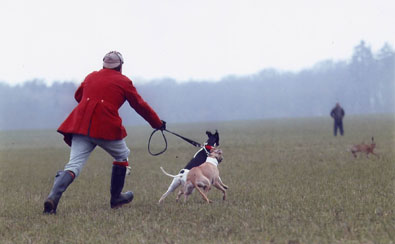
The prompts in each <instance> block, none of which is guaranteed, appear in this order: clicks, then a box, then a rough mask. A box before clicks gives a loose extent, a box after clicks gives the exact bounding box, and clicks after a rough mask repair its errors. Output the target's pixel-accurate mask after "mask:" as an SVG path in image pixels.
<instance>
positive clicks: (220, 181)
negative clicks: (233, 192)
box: [218, 176, 228, 189]
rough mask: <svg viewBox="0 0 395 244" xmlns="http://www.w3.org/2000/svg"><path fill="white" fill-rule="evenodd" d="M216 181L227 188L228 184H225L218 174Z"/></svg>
mask: <svg viewBox="0 0 395 244" xmlns="http://www.w3.org/2000/svg"><path fill="white" fill-rule="evenodd" d="M218 182H219V183H220V184H221V186H222V187H223V188H225V189H228V186H227V185H225V184H224V183H223V182H222V180H221V177H219V176H218Z"/></svg>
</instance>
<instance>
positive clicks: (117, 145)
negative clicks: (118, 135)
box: [64, 134, 130, 177]
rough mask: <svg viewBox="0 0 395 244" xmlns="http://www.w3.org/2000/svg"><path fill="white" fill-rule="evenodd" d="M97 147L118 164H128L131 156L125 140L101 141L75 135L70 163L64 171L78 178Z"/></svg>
mask: <svg viewBox="0 0 395 244" xmlns="http://www.w3.org/2000/svg"><path fill="white" fill-rule="evenodd" d="M96 146H99V147H101V148H103V149H104V150H105V151H106V152H108V153H109V154H110V155H111V156H112V157H113V158H114V161H117V162H127V161H128V157H129V154H130V150H129V148H128V147H127V146H126V142H125V140H124V139H122V140H101V139H95V138H92V137H89V136H83V135H77V134H74V135H73V138H72V140H71V152H70V161H69V162H68V163H67V164H66V166H65V168H64V170H70V171H72V172H73V173H74V174H75V177H77V176H78V175H79V174H80V172H81V170H82V168H83V167H84V165H85V163H86V161H87V160H88V157H89V155H90V154H91V152H92V151H93V149H95V147H96Z"/></svg>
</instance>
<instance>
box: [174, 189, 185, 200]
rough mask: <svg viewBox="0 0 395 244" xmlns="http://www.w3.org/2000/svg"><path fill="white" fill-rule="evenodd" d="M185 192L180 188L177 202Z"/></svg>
mask: <svg viewBox="0 0 395 244" xmlns="http://www.w3.org/2000/svg"><path fill="white" fill-rule="evenodd" d="M182 194H184V192H183V191H182V190H179V191H178V193H177V198H176V202H178V200H180V197H181V195H182Z"/></svg>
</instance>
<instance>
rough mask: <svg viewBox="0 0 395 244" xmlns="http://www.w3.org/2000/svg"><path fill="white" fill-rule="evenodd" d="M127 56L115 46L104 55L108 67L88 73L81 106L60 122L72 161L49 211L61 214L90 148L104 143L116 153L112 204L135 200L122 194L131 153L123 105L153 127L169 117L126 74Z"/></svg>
mask: <svg viewBox="0 0 395 244" xmlns="http://www.w3.org/2000/svg"><path fill="white" fill-rule="evenodd" d="M122 64H123V57H122V55H121V54H120V53H119V52H116V51H112V52H109V53H107V54H106V55H105V56H104V58H103V69H101V70H99V71H94V72H92V73H91V74H89V75H88V76H87V77H86V78H85V80H84V81H83V82H82V83H81V85H80V86H79V87H78V89H77V91H76V92H75V95H74V97H75V100H77V102H78V105H77V106H76V107H75V108H74V110H73V111H72V112H71V114H70V115H69V116H68V117H67V118H66V120H65V121H64V122H63V123H62V124H61V125H60V127H59V129H58V132H59V133H61V134H63V135H64V140H65V142H66V143H67V144H68V145H69V146H71V152H70V161H69V162H68V163H67V164H66V166H65V168H64V170H63V171H58V172H57V174H56V177H55V181H54V184H53V187H52V190H51V192H50V194H49V195H48V198H47V199H46V201H45V202H44V213H48V214H56V208H57V206H58V203H59V200H60V197H61V196H62V194H63V192H64V191H65V190H66V189H67V187H68V186H69V185H70V184H71V182H73V180H74V178H75V177H77V176H78V175H79V174H80V171H81V170H82V168H83V167H84V165H85V163H86V161H87V160H88V157H89V155H90V153H91V152H92V151H93V149H94V148H95V147H96V146H100V147H102V148H103V149H104V150H105V151H107V152H108V153H109V154H110V155H111V156H112V157H113V158H114V162H113V166H112V175H111V190H110V192H111V200H110V204H111V208H116V207H119V206H122V205H123V204H126V203H129V202H131V201H132V200H133V192H131V191H129V192H126V193H122V189H123V186H124V181H125V175H126V170H127V166H128V165H129V163H128V156H129V153H130V150H129V148H128V147H127V145H126V143H125V140H124V138H125V137H126V135H127V134H126V130H125V128H124V127H123V125H122V119H121V118H120V117H119V114H118V109H119V108H120V107H121V106H122V104H123V103H124V102H125V101H128V102H129V104H130V106H131V107H132V108H133V109H134V110H135V111H136V112H137V113H138V114H139V115H141V116H142V117H143V118H144V119H145V120H146V121H147V122H148V123H149V124H150V125H151V126H152V127H153V128H155V129H161V130H163V129H166V122H164V121H162V120H160V119H159V117H158V115H157V114H156V113H155V111H154V110H153V109H152V108H151V107H150V106H149V105H148V104H147V103H146V102H145V101H144V100H143V99H142V98H141V96H140V95H139V94H138V92H137V90H136V88H135V87H134V86H133V83H132V81H131V80H130V79H129V78H127V77H126V76H124V75H122Z"/></svg>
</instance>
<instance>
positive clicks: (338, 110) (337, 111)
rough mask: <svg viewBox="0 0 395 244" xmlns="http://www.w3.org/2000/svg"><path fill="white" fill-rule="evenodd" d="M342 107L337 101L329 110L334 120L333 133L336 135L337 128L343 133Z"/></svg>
mask: <svg viewBox="0 0 395 244" xmlns="http://www.w3.org/2000/svg"><path fill="white" fill-rule="evenodd" d="M344 115H345V113H344V109H343V108H342V107H341V106H340V104H339V103H336V106H335V107H334V108H333V109H332V111H331V117H332V118H333V120H334V126H333V134H334V135H335V136H336V135H337V129H339V130H340V135H343V134H344V130H343V117H344Z"/></svg>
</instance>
